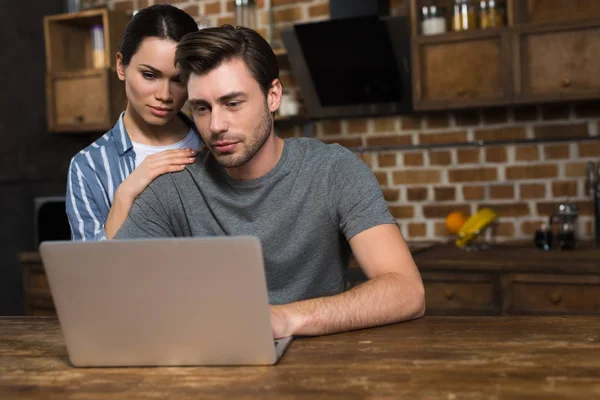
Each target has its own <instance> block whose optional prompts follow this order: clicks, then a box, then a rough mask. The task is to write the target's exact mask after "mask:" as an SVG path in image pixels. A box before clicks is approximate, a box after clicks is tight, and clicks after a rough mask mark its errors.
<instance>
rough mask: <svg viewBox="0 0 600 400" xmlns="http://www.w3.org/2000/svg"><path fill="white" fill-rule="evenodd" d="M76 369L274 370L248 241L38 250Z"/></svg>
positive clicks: (65, 244)
mask: <svg viewBox="0 0 600 400" xmlns="http://www.w3.org/2000/svg"><path fill="white" fill-rule="evenodd" d="M40 253H41V257H42V260H43V264H44V267H45V269H46V272H47V275H48V281H49V284H50V290H51V293H52V296H53V298H54V302H55V306H56V310H57V313H58V317H59V320H60V324H61V328H62V330H63V333H64V337H65V341H66V345H67V351H68V353H69V358H70V360H71V362H72V364H73V365H75V366H151V365H253V364H274V363H275V362H276V361H277V356H276V352H275V346H274V344H273V335H272V330H271V322H270V309H269V302H268V294H267V285H266V280H265V272H264V264H263V256H262V247H261V243H260V241H259V239H258V238H256V237H242V236H238V237H210V238H173V239H144V240H114V241H94V242H71V241H60V242H43V243H42V244H41V246H40Z"/></svg>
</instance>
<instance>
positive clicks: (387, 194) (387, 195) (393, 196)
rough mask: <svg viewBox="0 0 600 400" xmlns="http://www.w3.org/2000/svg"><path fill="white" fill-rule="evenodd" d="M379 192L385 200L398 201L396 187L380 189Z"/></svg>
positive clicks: (398, 192)
mask: <svg viewBox="0 0 600 400" xmlns="http://www.w3.org/2000/svg"><path fill="white" fill-rule="evenodd" d="M381 192H382V193H383V198H384V199H385V200H386V201H398V199H400V190H398V189H382V190H381Z"/></svg>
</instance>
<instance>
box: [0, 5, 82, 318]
mask: <svg viewBox="0 0 600 400" xmlns="http://www.w3.org/2000/svg"><path fill="white" fill-rule="evenodd" d="M64 3H65V2H64V1H63V0H44V1H43V2H42V1H39V0H20V1H6V2H2V6H1V7H0V37H1V38H2V43H3V44H5V45H4V46H2V56H1V57H0V77H1V79H0V93H2V96H0V151H1V155H2V156H1V157H0V198H1V200H0V315H18V314H22V312H23V294H22V285H21V266H20V263H19V259H18V256H19V253H20V252H22V251H27V250H35V248H36V247H35V246H36V243H35V242H34V237H33V226H34V217H33V201H34V198H35V197H38V196H62V195H64V193H65V187H66V186H65V185H66V177H67V168H68V166H69V160H70V157H71V156H72V155H73V154H75V153H76V152H77V151H79V150H80V149H81V148H82V147H84V146H85V145H86V143H88V142H89V140H90V138H88V137H81V136H78V137H74V136H64V135H52V134H50V133H49V132H48V128H47V125H46V102H45V92H44V87H45V83H44V72H45V64H44V34H43V24H42V18H43V16H44V15H50V14H55V13H59V12H62V11H63V5H64Z"/></svg>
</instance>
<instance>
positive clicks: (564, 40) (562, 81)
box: [411, 0, 600, 110]
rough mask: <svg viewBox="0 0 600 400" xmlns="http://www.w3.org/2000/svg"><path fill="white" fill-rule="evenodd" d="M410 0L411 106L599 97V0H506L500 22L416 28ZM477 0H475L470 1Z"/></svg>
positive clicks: (443, 0) (416, 2)
mask: <svg viewBox="0 0 600 400" xmlns="http://www.w3.org/2000/svg"><path fill="white" fill-rule="evenodd" d="M429 3H430V2H429V1H423V0H411V6H412V9H411V18H412V34H413V41H412V46H413V49H412V55H413V70H412V74H413V102H414V107H415V109H416V110H441V109H458V108H467V107H486V106H499V105H511V104H524V103H539V102H556V101H573V100H588V99H599V98H600V74H597V73H596V69H597V66H598V65H600V1H596V0H507V1H506V6H507V13H506V26H503V27H499V28H488V29H473V30H468V31H463V32H452V31H451V30H452V28H451V26H452V18H451V17H452V16H451V14H452V10H453V7H452V5H453V3H454V2H453V0H440V1H438V4H441V5H442V6H445V7H446V12H447V15H446V18H447V25H448V31H449V32H448V33H442V34H437V35H429V36H425V35H422V33H421V30H420V24H421V18H420V10H421V7H422V6H424V5H427V4H429ZM472 4H473V5H475V6H476V7H478V5H479V1H472Z"/></svg>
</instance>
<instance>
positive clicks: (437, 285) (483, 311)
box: [422, 273, 500, 315]
mask: <svg viewBox="0 0 600 400" xmlns="http://www.w3.org/2000/svg"><path fill="white" fill-rule="evenodd" d="M422 277H423V284H424V285H425V300H426V302H427V314H428V315H497V314H499V313H500V301H499V298H498V295H497V293H498V292H497V290H496V289H495V284H494V281H493V279H492V278H491V277H490V276H487V275H480V274H455V273H423V274H422Z"/></svg>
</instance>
